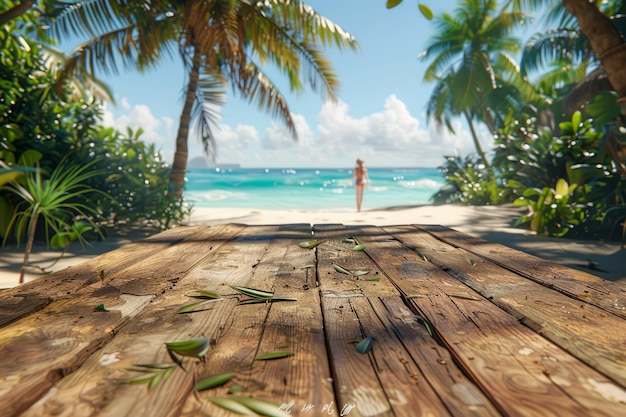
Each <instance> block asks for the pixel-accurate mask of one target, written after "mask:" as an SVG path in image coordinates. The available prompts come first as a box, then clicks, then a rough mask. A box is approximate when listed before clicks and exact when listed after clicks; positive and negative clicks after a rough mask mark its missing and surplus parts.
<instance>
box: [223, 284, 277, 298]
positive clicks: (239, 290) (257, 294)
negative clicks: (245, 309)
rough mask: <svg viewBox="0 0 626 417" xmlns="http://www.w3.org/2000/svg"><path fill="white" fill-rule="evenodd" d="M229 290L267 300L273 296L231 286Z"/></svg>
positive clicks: (269, 293) (270, 293)
mask: <svg viewBox="0 0 626 417" xmlns="http://www.w3.org/2000/svg"><path fill="white" fill-rule="evenodd" d="M230 288H232V289H233V290H235V291H238V292H240V293H242V294H245V295H248V296H250V297H256V298H269V297H273V296H274V293H273V292H267V291H261V290H257V289H255V288H246V287H238V286H236V285H231V286H230Z"/></svg>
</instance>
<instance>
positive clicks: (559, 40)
mask: <svg viewBox="0 0 626 417" xmlns="http://www.w3.org/2000/svg"><path fill="white" fill-rule="evenodd" d="M592 56H593V54H591V51H590V47H589V42H588V40H587V38H586V37H585V36H584V35H582V34H581V33H580V32H578V31H576V30H572V29H558V30H549V31H546V32H544V33H537V34H535V35H534V36H533V37H531V38H530V40H529V41H528V42H527V43H526V46H525V47H524V51H523V54H522V59H521V63H520V68H521V73H522V75H524V76H525V75H526V74H528V73H530V72H532V71H537V70H539V69H540V68H541V67H543V66H545V65H548V64H549V63H550V62H552V61H563V60H568V61H569V62H572V63H574V62H578V63H582V62H584V61H587V60H589V59H592Z"/></svg>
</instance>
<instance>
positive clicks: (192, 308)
mask: <svg viewBox="0 0 626 417" xmlns="http://www.w3.org/2000/svg"><path fill="white" fill-rule="evenodd" d="M215 301H217V299H211V300H208V301H201V302H199V303H193V304H187V305H185V306H182V307H181V308H179V309H178V310H177V311H176V312H177V313H178V314H185V313H197V312H199V311H206V310H211V309H213V307H210V305H211V304H213V303H214V302H215Z"/></svg>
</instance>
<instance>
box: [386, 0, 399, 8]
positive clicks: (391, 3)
mask: <svg viewBox="0 0 626 417" xmlns="http://www.w3.org/2000/svg"><path fill="white" fill-rule="evenodd" d="M400 3H402V0H387V8H388V9H393V8H394V7H396V6H397V5H398V4H400Z"/></svg>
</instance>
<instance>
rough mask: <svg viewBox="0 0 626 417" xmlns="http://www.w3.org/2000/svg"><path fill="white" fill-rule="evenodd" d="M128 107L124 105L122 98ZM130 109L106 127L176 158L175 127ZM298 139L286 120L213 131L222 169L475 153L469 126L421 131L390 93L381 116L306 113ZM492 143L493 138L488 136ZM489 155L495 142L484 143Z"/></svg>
mask: <svg viewBox="0 0 626 417" xmlns="http://www.w3.org/2000/svg"><path fill="white" fill-rule="evenodd" d="M122 101H123V102H125V103H127V101H126V100H125V99H123V100H122ZM127 104H128V107H127V109H126V110H127V111H126V112H125V113H124V114H121V115H119V116H117V117H115V116H114V114H113V113H112V112H111V111H109V110H106V108H105V110H106V111H105V115H104V123H105V124H107V125H109V126H113V127H116V128H117V129H119V130H121V131H125V129H126V126H129V127H132V128H134V129H136V128H138V127H139V126H141V127H142V128H143V129H144V131H145V133H144V135H143V136H142V137H143V139H144V140H145V141H147V142H154V143H156V144H157V147H158V148H160V149H161V150H162V151H163V152H164V154H165V157H166V158H171V156H172V154H173V150H174V139H175V134H176V128H177V126H176V125H175V122H174V120H173V119H171V118H169V117H160V118H159V117H156V116H154V115H153V114H152V112H151V110H150V108H149V107H148V106H147V105H143V104H138V105H132V104H130V103H127ZM124 107H125V108H126V106H124ZM292 116H293V119H294V123H295V125H296V130H297V132H298V139H297V140H294V138H293V137H292V135H291V133H290V132H289V130H288V129H287V128H286V127H285V125H284V124H283V123H282V122H278V121H274V122H271V123H270V124H269V126H268V127H266V128H264V130H262V132H263V133H262V134H260V131H261V130H260V129H263V128H262V127H259V126H251V125H246V124H237V125H236V126H235V127H232V126H230V125H228V124H224V123H220V124H219V126H217V127H216V128H215V129H214V131H213V132H214V134H215V137H216V145H217V161H218V163H239V164H241V165H242V166H244V167H351V166H352V165H353V163H354V160H355V159H356V158H357V157H359V156H360V157H363V158H364V159H365V160H366V163H367V164H368V165H369V166H423V167H427V166H439V165H441V164H442V163H443V157H444V156H445V155H450V154H455V153H456V152H457V151H458V153H460V154H461V155H463V156H465V155H467V154H468V153H475V148H474V145H473V142H472V140H471V137H470V134H469V132H468V131H467V129H465V128H464V124H463V123H462V122H461V121H460V120H458V121H455V122H454V128H455V131H456V132H457V133H456V134H452V133H450V132H448V131H446V130H444V129H441V130H437V129H436V128H435V127H433V126H424V127H422V126H421V122H420V120H419V119H418V118H417V117H416V116H413V115H411V113H410V112H409V110H408V109H407V107H406V105H405V104H404V102H402V101H401V100H399V99H398V98H397V97H396V96H395V95H393V94H392V95H390V96H389V97H388V98H387V99H386V100H385V102H384V104H383V106H382V109H381V111H379V112H375V113H371V114H368V115H365V116H363V117H360V118H358V117H354V116H352V115H350V108H349V106H348V105H347V104H346V103H344V102H341V101H339V102H337V103H330V102H328V103H326V104H324V105H323V106H322V108H321V109H320V112H319V113H318V115H317V122H318V123H317V125H316V127H315V129H313V128H311V126H310V124H309V121H307V120H306V118H305V117H304V116H303V115H299V114H294V115H292ZM486 137H488V135H487V136H486ZM484 146H485V149H489V144H487V145H484ZM202 152H203V150H202V145H201V143H200V142H199V141H198V140H196V139H190V141H189V155H190V158H194V157H197V156H201V155H202Z"/></svg>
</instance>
